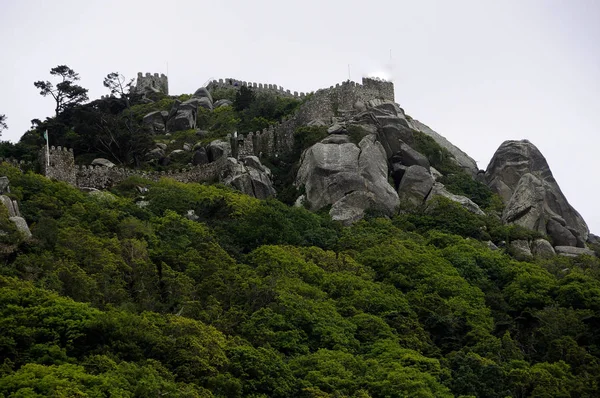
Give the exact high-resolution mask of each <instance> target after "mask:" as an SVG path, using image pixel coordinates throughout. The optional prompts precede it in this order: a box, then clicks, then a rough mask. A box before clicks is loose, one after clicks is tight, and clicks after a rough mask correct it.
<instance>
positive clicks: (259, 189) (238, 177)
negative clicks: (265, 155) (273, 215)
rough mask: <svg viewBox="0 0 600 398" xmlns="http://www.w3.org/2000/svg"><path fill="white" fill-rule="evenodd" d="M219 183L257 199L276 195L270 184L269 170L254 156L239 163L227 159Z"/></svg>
mask: <svg viewBox="0 0 600 398" xmlns="http://www.w3.org/2000/svg"><path fill="white" fill-rule="evenodd" d="M221 181H222V182H223V183H224V184H225V185H229V186H231V187H233V188H235V189H237V190H238V191H240V192H243V193H245V194H246V195H250V196H254V197H255V198H258V199H267V198H269V197H271V196H275V194H276V192H275V188H273V184H272V182H271V170H269V168H267V167H266V166H264V165H263V164H262V163H261V162H260V160H259V159H258V158H257V157H256V156H247V157H245V158H242V159H240V161H238V160H236V159H235V158H227V163H226V165H225V169H224V171H223V173H222V175H221Z"/></svg>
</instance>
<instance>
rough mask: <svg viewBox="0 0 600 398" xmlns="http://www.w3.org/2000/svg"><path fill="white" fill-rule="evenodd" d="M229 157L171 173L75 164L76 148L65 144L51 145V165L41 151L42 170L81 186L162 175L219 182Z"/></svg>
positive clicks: (103, 185) (107, 185)
mask: <svg viewBox="0 0 600 398" xmlns="http://www.w3.org/2000/svg"><path fill="white" fill-rule="evenodd" d="M226 160H227V159H226V158H221V159H218V160H217V161H215V162H212V163H208V164H205V165H201V166H193V167H189V168H185V169H181V170H172V171H168V172H164V171H163V172H144V171H138V170H133V169H125V168H118V167H112V168H109V167H104V166H81V165H75V159H74V156H73V150H72V149H67V148H61V147H50V165H49V166H48V165H47V162H46V150H45V149H43V150H42V151H41V154H40V162H43V163H42V164H41V166H42V173H43V174H44V175H45V176H46V177H48V178H53V179H56V180H59V181H65V182H67V183H69V184H71V185H73V186H76V187H78V188H95V189H107V188H110V187H112V186H114V185H116V184H118V183H120V182H122V181H123V180H125V179H126V178H128V177H131V176H139V177H143V178H147V179H149V180H152V181H158V180H159V179H161V178H162V177H168V178H172V179H174V180H176V181H180V182H186V183H187V182H209V181H217V180H218V179H219V175H220V173H221V172H222V171H223V169H224V167H225V163H226Z"/></svg>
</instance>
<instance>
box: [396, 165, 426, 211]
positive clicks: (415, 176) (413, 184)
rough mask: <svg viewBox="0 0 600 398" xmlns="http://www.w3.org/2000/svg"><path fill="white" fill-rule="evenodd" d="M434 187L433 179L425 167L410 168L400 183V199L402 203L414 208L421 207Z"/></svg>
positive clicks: (415, 166)
mask: <svg viewBox="0 0 600 398" xmlns="http://www.w3.org/2000/svg"><path fill="white" fill-rule="evenodd" d="M432 187H433V177H432V176H431V173H429V171H428V170H427V169H426V168H425V167H422V166H419V165H414V166H410V167H409V168H407V169H406V172H405V173H404V176H403V177H402V180H401V181H400V186H399V187H398V197H399V198H400V201H401V202H405V201H406V202H409V203H411V204H412V205H414V206H419V205H421V204H423V202H424V201H425V198H426V197H427V195H429V192H430V191H431V188H432Z"/></svg>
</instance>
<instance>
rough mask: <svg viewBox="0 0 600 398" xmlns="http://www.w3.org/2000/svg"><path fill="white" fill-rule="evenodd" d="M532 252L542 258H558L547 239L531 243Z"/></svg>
mask: <svg viewBox="0 0 600 398" xmlns="http://www.w3.org/2000/svg"><path fill="white" fill-rule="evenodd" d="M531 252H532V253H533V255H534V256H536V257H540V258H552V257H554V256H556V252H555V251H554V248H553V247H552V245H551V244H550V242H548V241H547V240H546V239H536V240H534V241H533V242H532V243H531Z"/></svg>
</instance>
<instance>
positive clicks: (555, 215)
mask: <svg viewBox="0 0 600 398" xmlns="http://www.w3.org/2000/svg"><path fill="white" fill-rule="evenodd" d="M484 178H485V182H486V183H487V185H488V186H489V187H490V188H491V189H492V190H493V191H495V192H496V193H498V194H499V195H500V196H501V197H502V199H503V200H504V202H505V203H506V208H505V210H504V213H503V215H502V220H503V221H504V222H506V223H514V224H518V225H521V226H523V227H526V228H529V229H532V230H535V231H539V232H541V233H543V234H548V235H549V236H551V237H552V240H553V242H554V245H555V246H578V247H583V246H584V242H585V241H586V240H587V238H588V234H589V230H588V227H587V225H586V223H585V221H584V220H583V218H582V217H581V216H580V215H579V213H578V212H577V211H576V210H575V209H574V208H573V207H572V206H571V205H570V204H569V202H568V201H567V199H566V198H565V196H564V194H563V193H562V191H561V190H560V187H559V186H558V183H557V182H556V180H555V179H554V177H553V176H552V172H551V171H550V167H549V166H548V163H547V162H546V159H545V158H544V156H543V155H542V154H541V153H540V151H539V150H538V149H537V148H536V147H535V146H534V145H533V144H532V143H531V142H529V141H527V140H522V141H505V142H504V143H502V145H500V147H499V148H498V150H497V151H496V153H495V154H494V156H493V157H492V160H491V161H490V164H489V165H488V167H487V170H486V172H485V176H484Z"/></svg>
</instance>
